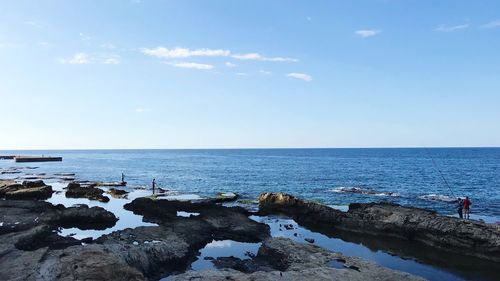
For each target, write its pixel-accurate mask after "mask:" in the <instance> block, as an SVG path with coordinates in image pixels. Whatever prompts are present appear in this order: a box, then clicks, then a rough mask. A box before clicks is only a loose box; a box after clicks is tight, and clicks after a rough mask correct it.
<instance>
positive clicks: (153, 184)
mask: <svg viewBox="0 0 500 281" xmlns="http://www.w3.org/2000/svg"><path fill="white" fill-rule="evenodd" d="M151 184H152V186H153V195H154V194H155V186H156V179H153V182H152V183H151Z"/></svg>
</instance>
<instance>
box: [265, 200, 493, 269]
mask: <svg viewBox="0 0 500 281" xmlns="http://www.w3.org/2000/svg"><path fill="white" fill-rule="evenodd" d="M259 209H260V212H261V213H262V214H276V213H281V214H285V215H288V216H290V217H292V218H294V219H295V220H296V221H297V222H299V223H302V224H304V225H316V226H318V225H321V226H326V227H330V228H332V229H339V230H344V231H349V232H355V233H362V234H368V235H372V236H375V237H379V239H383V237H394V238H398V239H401V240H406V241H415V242H418V243H421V244H424V245H427V246H432V247H434V248H437V249H440V250H443V251H448V252H453V253H457V254H460V255H465V256H473V257H477V258H481V259H485V260H490V261H494V262H500V226H499V225H492V224H485V223H481V222H477V221H470V220H463V219H458V218H453V217H447V216H442V215H439V214H437V213H436V212H434V211H429V210H424V209H419V208H412V207H403V206H400V205H397V204H390V203H369V204H360V203H353V204H350V205H349V210H348V211H347V212H342V211H339V210H336V209H333V208H330V207H328V206H325V205H321V204H318V203H315V202H309V201H305V200H302V199H298V198H296V197H294V196H291V195H288V194H284V193H279V192H278V193H263V194H261V195H260V196H259Z"/></svg>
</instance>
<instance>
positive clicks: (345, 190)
mask: <svg viewBox="0 0 500 281" xmlns="http://www.w3.org/2000/svg"><path fill="white" fill-rule="evenodd" d="M330 191H331V192H337V193H358V194H364V195H373V196H392V197H398V196H400V194H399V193H398V192H390V191H376V190H371V189H365V188H361V187H347V186H341V187H337V188H334V189H331V190H330Z"/></svg>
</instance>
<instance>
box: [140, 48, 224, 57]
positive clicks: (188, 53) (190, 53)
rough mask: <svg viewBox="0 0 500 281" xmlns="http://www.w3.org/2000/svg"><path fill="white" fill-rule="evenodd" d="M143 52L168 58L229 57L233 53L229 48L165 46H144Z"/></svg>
mask: <svg viewBox="0 0 500 281" xmlns="http://www.w3.org/2000/svg"><path fill="white" fill-rule="evenodd" d="M141 52H142V53H144V54H146V55H150V56H154V57H158V58H166V59H173V58H189V57H227V56H229V54H230V53H231V52H230V51H228V50H222V49H196V50H190V49H187V48H174V49H167V48H165V47H156V48H153V49H148V48H142V49H141Z"/></svg>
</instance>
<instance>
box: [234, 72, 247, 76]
mask: <svg viewBox="0 0 500 281" xmlns="http://www.w3.org/2000/svg"><path fill="white" fill-rule="evenodd" d="M236 75H238V76H248V73H245V72H238V73H236Z"/></svg>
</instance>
